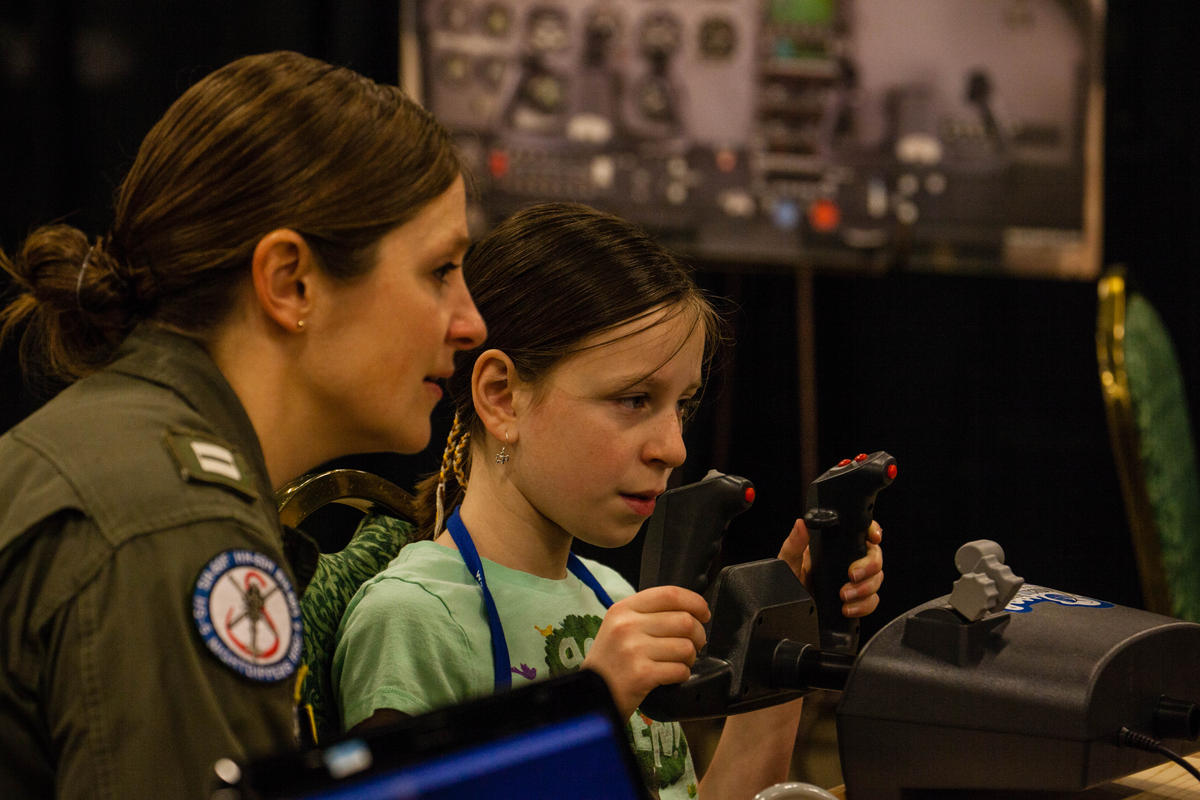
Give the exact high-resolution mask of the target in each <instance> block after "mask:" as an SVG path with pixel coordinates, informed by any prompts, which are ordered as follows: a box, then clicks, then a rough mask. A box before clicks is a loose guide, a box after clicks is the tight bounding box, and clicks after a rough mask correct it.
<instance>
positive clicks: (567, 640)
mask: <svg viewBox="0 0 1200 800" xmlns="http://www.w3.org/2000/svg"><path fill="white" fill-rule="evenodd" d="M600 623H601V619H600V617H597V616H595V615H594V614H586V615H579V614H568V615H567V616H566V617H564V618H563V619H562V621H561V622H559V623H558V624H557V625H553V626H551V628H552V629H551V630H550V631H549V632H547V629H546V628H542V627H540V626H535V627H536V628H537V630H538V632H539V633H541V634H542V635H543V636H545V637H546V666H547V668H548V669H549V672H550V675H551V676H554V675H564V674H566V673H568V672H574V671H575V670H577V669H579V667H580V665H581V664H583V659H584V657H585V656H586V655H587V653H588V650H590V649H591V647H592V642H593V640H595V638H596V634H597V633H598V632H599V630H600ZM626 733H627V734H628V736H629V742H630V744H631V745H633V752H634V754H635V755H636V756H637V759H638V763H639V764H640V765H641V767H642V772H643V773H644V774H645V775H646V781H647V785H648V786H649V787H650V788H651V789H661V788H665V787H668V786H671V785H673V784H675V783H677V782H678V781H679V780H680V779H681V778H684V777H685V775H686V774H687V773H689V772H690V770H688V769H687V766H688V763H689V762H688V747H687V740H686V739H685V738H684V736H683V728H681V727H680V726H679V723H678V722H657V721H655V720H652V719H650V718H649V717H647V716H644V715H643V714H642V713H641V712H639V711H635V712H634V714H633V716H632V717H630V720H629V725H628V727H627V729H626ZM687 792H688V796H689V797H694V796H695V786H694V784H689V785H688V787H687Z"/></svg>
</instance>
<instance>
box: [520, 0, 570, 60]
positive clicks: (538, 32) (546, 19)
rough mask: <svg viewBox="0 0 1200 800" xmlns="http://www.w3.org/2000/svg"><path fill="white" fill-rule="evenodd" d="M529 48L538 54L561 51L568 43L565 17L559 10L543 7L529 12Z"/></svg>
mask: <svg viewBox="0 0 1200 800" xmlns="http://www.w3.org/2000/svg"><path fill="white" fill-rule="evenodd" d="M527 33H528V36H529V46H530V47H532V48H533V49H534V50H536V51H537V52H540V53H549V52H551V51H553V50H562V49H563V48H565V47H566V46H567V45H568V44H569V43H570V39H569V37H568V35H567V15H566V13H565V12H563V11H562V10H561V9H558V8H550V7H549V6H545V7H542V8H535V9H533V10H532V11H530V12H529V21H528V26H527Z"/></svg>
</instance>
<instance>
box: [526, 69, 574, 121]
mask: <svg viewBox="0 0 1200 800" xmlns="http://www.w3.org/2000/svg"><path fill="white" fill-rule="evenodd" d="M522 94H523V95H524V98H525V100H526V101H527V102H528V103H529V105H530V106H532V107H533V108H534V109H535V110H537V111H540V112H542V113H543V114H557V113H558V112H560V111H562V109H563V106H564V105H565V104H566V94H567V90H566V86H565V85H564V82H563V80H562V78H560V77H559V76H557V75H555V74H553V73H551V72H542V73H539V74H536V75H531V76H530V77H529V78H528V79H527V80H526V81H525V85H524V87H523V89H522Z"/></svg>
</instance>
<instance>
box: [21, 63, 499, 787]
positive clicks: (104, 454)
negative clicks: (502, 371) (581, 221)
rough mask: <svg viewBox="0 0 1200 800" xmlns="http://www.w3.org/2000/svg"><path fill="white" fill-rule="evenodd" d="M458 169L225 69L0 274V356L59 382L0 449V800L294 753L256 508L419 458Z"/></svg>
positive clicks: (283, 610) (321, 85)
mask: <svg viewBox="0 0 1200 800" xmlns="http://www.w3.org/2000/svg"><path fill="white" fill-rule="evenodd" d="M461 172H462V165H461V164H460V162H459V160H458V158H457V156H456V155H455V153H454V150H453V148H452V145H451V142H450V139H449V138H448V136H447V134H446V132H445V130H444V129H443V128H442V127H441V126H440V125H438V124H437V122H435V121H434V120H433V119H432V118H431V117H430V116H429V115H428V114H427V113H426V112H424V111H423V110H422V109H421V108H420V107H419V106H417V105H416V104H415V103H413V102H412V101H411V100H409V99H408V98H406V97H405V96H404V95H403V94H402V93H401V92H400V90H399V89H397V88H395V87H392V86H385V85H378V84H375V83H374V82H372V81H370V80H367V79H365V78H363V77H361V76H359V75H357V74H355V73H353V72H351V71H349V70H346V69H339V68H335V67H333V66H330V65H328V64H324V63H321V62H319V61H315V60H313V59H309V58H306V57H304V56H300V55H297V54H295V53H271V54H266V55H261V56H252V57H248V58H243V59H240V60H238V61H235V62H233V63H231V64H229V65H227V66H225V67H222V68H221V69H218V70H217V71H215V72H214V73H212V74H210V75H208V76H207V77H205V78H204V79H202V80H201V81H199V82H198V83H197V84H196V85H194V86H192V87H191V88H190V89H189V90H188V91H187V92H185V93H184V94H183V95H182V96H181V97H180V98H179V100H177V101H176V102H175V103H174V104H173V105H172V106H171V107H170V109H168V111H167V112H166V114H165V115H164V116H163V118H162V119H161V120H160V121H159V122H158V123H157V124H156V125H155V127H154V128H153V129H152V130H151V131H150V133H149V134H148V135H147V137H146V139H145V141H144V142H143V143H142V146H141V148H140V149H139V151H138V154H137V157H136V160H135V161H134V163H133V166H132V168H131V170H130V172H129V174H128V176H127V177H126V178H125V180H124V182H123V183H122V185H121V187H120V189H119V191H118V194H117V198H116V209H115V220H114V225H113V227H112V229H111V231H110V232H109V233H108V234H107V235H104V236H101V237H98V238H95V239H88V238H87V237H85V235H84V234H83V233H82V232H80V231H78V230H76V229H74V228H71V227H69V226H65V225H53V226H48V227H44V228H40V229H38V230H35V231H34V232H33V233H32V234H31V235H30V236H29V238H28V239H27V240H26V241H25V242H24V245H23V246H22V247H21V248H20V249H19V250H18V251H17V252H15V253H14V255H13V256H12V258H8V257H6V256H4V255H3V254H0V266H3V268H4V270H5V271H6V272H8V273H9V275H10V276H11V277H12V279H13V280H14V281H15V285H16V287H17V290H18V295H17V296H16V297H15V299H14V300H13V301H12V302H11V303H10V304H9V305H8V306H7V307H5V308H4V309H3V310H0V325H2V327H0V336H10V335H15V334H20V335H21V344H22V347H21V350H22V355H23V357H24V359H25V362H26V364H27V365H34V364H36V365H37V366H38V367H39V368H40V369H42V370H49V371H50V372H52V373H53V374H57V375H59V376H62V377H66V378H69V379H77V380H74V382H73V383H72V384H71V385H70V386H69V387H68V388H66V389H65V390H64V391H63V392H62V393H61V394H59V395H58V396H57V397H56V398H55V399H53V400H52V401H50V402H49V403H48V404H47V405H46V406H44V407H43V408H42V409H40V410H39V411H37V412H36V413H34V414H33V415H32V416H30V417H29V418H28V419H26V420H24V421H23V422H21V423H20V424H18V425H17V426H16V427H15V428H13V429H12V430H11V431H9V432H8V433H7V434H5V435H4V436H3V437H2V438H0V662H2V663H0V666H2V669H0V754H2V755H0V797H29V796H49V795H52V794H53V795H57V796H60V797H95V798H117V797H122V798H124V797H204V796H206V794H207V790H208V789H209V787H210V784H211V769H212V764H213V763H214V762H215V761H216V760H217V759H219V758H222V757H231V758H235V759H244V758H247V757H252V756H254V755H257V754H260V753H263V752H267V751H272V750H277V749H280V748H282V747H285V746H287V745H289V744H290V743H292V742H293V741H294V736H295V733H294V726H295V721H294V715H293V704H292V693H293V691H294V685H295V681H296V677H297V675H296V671H297V665H298V662H299V657H300V647H301V637H302V631H301V628H300V623H299V609H298V605H297V596H298V594H299V592H300V591H302V589H303V584H304V583H305V582H306V580H307V578H308V576H309V574H311V573H310V571H311V566H312V564H313V562H314V559H315V553H314V552H313V551H312V549H311V547H310V546H306V545H305V543H304V542H303V541H302V540H301V538H300V537H299V536H298V535H287V534H285V532H284V531H283V530H282V529H281V527H280V524H279V521H278V517H277V515H276V513H275V508H274V503H273V489H274V487H278V486H280V485H281V484H283V483H285V482H286V481H288V480H290V479H291V478H293V477H295V476H297V475H299V474H301V473H303V472H304V471H306V470H309V469H311V468H313V467H315V466H317V465H318V464H320V463H322V462H324V461H327V460H329V459H331V458H334V457H337V456H341V455H345V454H348V453H355V452H366V451H379V450H395V451H401V452H415V451H417V450H420V449H421V448H423V447H424V446H425V445H426V443H427V441H428V439H429V435H430V422H429V413H430V411H431V410H432V409H433V406H434V404H435V403H436V402H437V400H438V398H439V397H440V396H441V389H440V387H439V385H438V381H439V379H441V378H443V377H445V376H447V375H449V374H450V373H451V372H452V370H453V363H452V356H453V354H454V352H455V351H456V350H457V349H464V348H469V347H474V346H476V345H478V344H479V343H480V342H481V341H482V339H483V337H484V333H485V331H484V325H483V321H482V320H481V319H480V317H479V314H478V312H476V310H475V307H474V305H473V304H472V302H471V298H470V296H469V294H468V292H467V289H466V286H465V284H464V283H463V279H462V274H461V270H460V269H459V265H460V264H461V260H462V256H463V254H464V251H465V249H466V246H467V225H466V211H465V195H464V189H463V180H462V175H461Z"/></svg>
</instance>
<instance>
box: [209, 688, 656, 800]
mask: <svg viewBox="0 0 1200 800" xmlns="http://www.w3.org/2000/svg"><path fill="white" fill-rule="evenodd" d="M222 792H223V793H222V794H220V795H219V796H221V797H230V796H233V797H241V798H243V799H244V800H409V799H410V798H412V799H413V800H467V798H471V799H472V800H476V799H477V798H493V797H495V798H509V797H519V798H529V799H530V800H540V798H546V800H550V798H554V800H560V798H563V797H571V798H580V799H581V800H589V799H590V798H595V800H601V798H603V800H648V798H649V794H648V792H647V790H646V788H645V786H644V784H643V781H642V777H641V773H640V770H639V768H638V766H637V762H636V761H635V759H634V755H633V751H632V750H631V749H630V744H629V740H628V737H627V734H626V731H625V721H624V720H622V719H621V718H620V716H619V714H618V712H617V709H616V706H615V705H614V704H613V700H612V696H611V695H610V694H609V692H608V687H607V686H606V685H605V684H604V681H603V680H602V679H601V678H600V677H599V676H598V675H596V674H595V673H593V672H589V671H586V670H580V671H578V672H575V673H572V674H570V675H565V676H561V677H557V678H551V679H549V680H545V681H540V682H538V683H534V684H528V685H525V686H521V687H519V688H516V689H512V690H509V691H506V692H502V693H500V694H495V695H491V696H489V697H484V698H480V699H478V700H472V701H469V702H467V703H464V704H462V705H457V706H451V707H449V708H443V709H438V710H436V711H432V712H430V713H427V714H422V715H420V716H416V717H410V718H408V719H405V720H403V721H402V722H400V723H397V724H396V725H394V726H391V727H387V728H380V729H378V730H374V731H370V732H368V733H367V734H365V735H363V736H358V737H346V738H343V739H340V740H338V741H335V742H332V743H329V744H327V745H324V746H322V747H318V748H314V749H311V750H305V751H299V752H290V753H285V754H282V755H278V756H272V757H269V758H266V759H263V760H260V761H256V762H253V763H251V764H248V765H246V766H245V767H244V768H243V769H242V772H241V777H240V780H239V781H237V782H236V783H235V784H234V785H233V787H232V788H226V789H224V790H222ZM217 796H218V795H214V797H217Z"/></svg>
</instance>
